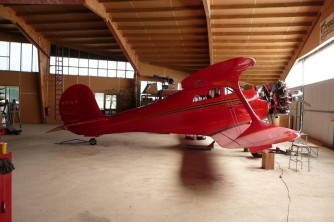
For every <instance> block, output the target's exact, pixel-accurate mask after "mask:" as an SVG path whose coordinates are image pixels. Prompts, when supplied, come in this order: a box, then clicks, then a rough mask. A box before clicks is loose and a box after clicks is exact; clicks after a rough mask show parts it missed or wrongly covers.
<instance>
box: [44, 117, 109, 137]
mask: <svg viewBox="0 0 334 222" xmlns="http://www.w3.org/2000/svg"><path fill="white" fill-rule="evenodd" d="M106 120H107V118H105V117H101V118H96V119H90V120H83V121H76V122H72V123H66V124H63V125H61V126H58V127H56V128H54V129H52V130H49V131H48V132H47V133H52V132H56V131H59V130H69V129H70V128H71V127H76V126H83V125H87V124H92V123H94V124H98V123H99V122H104V121H106Z"/></svg>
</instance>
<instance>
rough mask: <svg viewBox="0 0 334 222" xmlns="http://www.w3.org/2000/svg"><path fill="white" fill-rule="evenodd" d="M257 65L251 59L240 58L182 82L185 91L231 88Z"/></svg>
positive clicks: (212, 66)
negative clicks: (245, 72)
mask: <svg viewBox="0 0 334 222" xmlns="http://www.w3.org/2000/svg"><path fill="white" fill-rule="evenodd" d="M254 65H255V60H254V59H253V58H249V57H238V58H234V59H230V60H226V61H223V62H219V63H216V64H214V65H211V66H208V67H206V68H204V69H201V70H200V71H198V72H195V73H193V74H191V76H189V77H187V78H186V79H184V80H183V81H182V88H183V89H194V88H201V87H206V86H217V87H220V86H222V85H225V86H227V87H230V86H231V83H237V84H238V81H239V76H240V74H241V73H242V72H243V71H244V70H246V69H248V68H250V67H252V66H254Z"/></svg>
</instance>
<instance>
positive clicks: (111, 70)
mask: <svg viewBox="0 0 334 222" xmlns="http://www.w3.org/2000/svg"><path fill="white" fill-rule="evenodd" d="M71 51H73V50H71ZM77 56H79V57H80V53H77ZM85 56H87V57H89V55H88V54H87V55H85ZM95 57H96V56H95ZM56 66H59V67H58V68H56ZM57 70H60V72H63V74H65V75H68V74H69V75H80V76H99V77H112V78H127V79H133V78H134V69H133V67H132V66H131V64H130V63H128V62H119V61H109V60H105V59H95V58H94V59H90V58H73V57H55V56H51V57H50V73H51V74H55V72H56V71H57Z"/></svg>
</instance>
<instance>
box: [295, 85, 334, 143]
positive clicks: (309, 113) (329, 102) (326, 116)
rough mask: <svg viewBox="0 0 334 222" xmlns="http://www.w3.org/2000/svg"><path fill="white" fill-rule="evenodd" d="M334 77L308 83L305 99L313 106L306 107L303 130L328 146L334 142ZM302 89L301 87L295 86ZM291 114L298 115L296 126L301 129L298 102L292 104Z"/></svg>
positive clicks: (305, 88)
mask: <svg viewBox="0 0 334 222" xmlns="http://www.w3.org/2000/svg"><path fill="white" fill-rule="evenodd" d="M333 86H334V79H330V80H326V81H322V82H318V83H314V84H310V85H306V86H305V87H304V100H305V101H306V102H308V103H310V104H311V107H308V106H305V107H304V110H305V112H304V127H303V131H304V132H305V133H307V134H308V135H310V137H312V138H314V139H316V140H317V141H320V142H322V143H323V144H324V145H325V146H327V147H333V143H334V103H333V101H334V87H333ZM294 89H296V90H300V88H299V87H296V88H294ZM291 114H292V115H293V116H294V118H295V117H296V116H297V117H296V120H297V124H296V123H295V122H294V128H295V129H296V130H299V109H298V111H297V115H296V103H294V104H293V106H292V112H291Z"/></svg>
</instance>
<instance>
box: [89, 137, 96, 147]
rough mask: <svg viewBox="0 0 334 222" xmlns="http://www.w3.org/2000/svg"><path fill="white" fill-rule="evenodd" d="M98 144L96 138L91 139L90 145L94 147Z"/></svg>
mask: <svg viewBox="0 0 334 222" xmlns="http://www.w3.org/2000/svg"><path fill="white" fill-rule="evenodd" d="M96 143H97V141H96V139H95V138H91V139H90V140H89V144H90V145H92V146H94V145H96Z"/></svg>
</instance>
